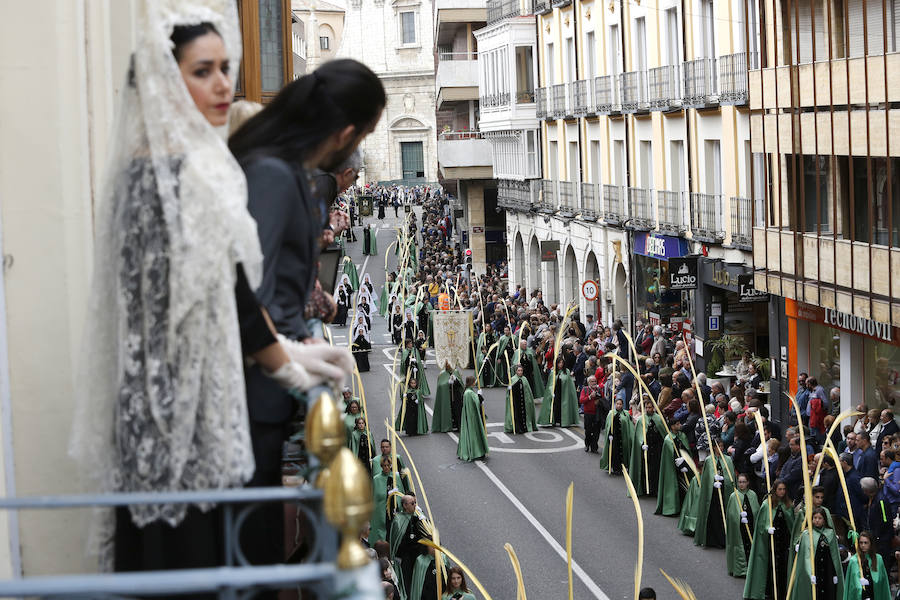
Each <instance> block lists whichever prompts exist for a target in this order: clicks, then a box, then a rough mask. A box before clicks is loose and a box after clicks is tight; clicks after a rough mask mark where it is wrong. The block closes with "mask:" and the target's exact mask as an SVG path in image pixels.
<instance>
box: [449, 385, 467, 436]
mask: <svg viewBox="0 0 900 600" xmlns="http://www.w3.org/2000/svg"><path fill="white" fill-rule="evenodd" d="M449 385H450V419H451V422H452V423H453V431H459V423H460V421H461V420H462V407H463V392H464V391H465V390H464V388H463V382H462V381H460V380H459V379H457V378H456V376H455V375H451V376H450V381H449Z"/></svg>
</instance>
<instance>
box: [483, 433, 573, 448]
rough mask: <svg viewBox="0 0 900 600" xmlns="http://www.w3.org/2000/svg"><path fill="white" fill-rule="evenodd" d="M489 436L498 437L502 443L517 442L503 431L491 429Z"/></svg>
mask: <svg viewBox="0 0 900 600" xmlns="http://www.w3.org/2000/svg"><path fill="white" fill-rule="evenodd" d="M487 436H488V437H495V438H497V439H498V440H500V443H501V444H515V442H514V441H513V439H512V438H511V437H509V436H508V435H506V434H505V433H504V432H502V431H489V432H488V434H487ZM560 439H562V438H560ZM493 449H494V448H493V447H491V450H493Z"/></svg>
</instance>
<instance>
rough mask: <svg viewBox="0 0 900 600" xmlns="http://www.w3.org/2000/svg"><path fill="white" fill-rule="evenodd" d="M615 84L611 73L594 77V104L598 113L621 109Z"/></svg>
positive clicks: (611, 112)
mask: <svg viewBox="0 0 900 600" xmlns="http://www.w3.org/2000/svg"><path fill="white" fill-rule="evenodd" d="M617 84H618V81H617V80H616V78H615V77H613V76H612V75H602V76H600V77H595V78H594V106H595V108H596V110H597V114H598V115H611V114H617V113H618V112H619V111H620V110H621V106H620V105H619V89H618V85H617Z"/></svg>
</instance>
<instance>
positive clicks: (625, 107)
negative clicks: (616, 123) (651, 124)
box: [619, 71, 650, 113]
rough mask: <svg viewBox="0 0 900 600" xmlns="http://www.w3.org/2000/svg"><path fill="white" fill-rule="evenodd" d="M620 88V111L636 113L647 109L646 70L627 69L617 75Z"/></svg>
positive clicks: (648, 106)
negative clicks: (627, 70) (625, 71)
mask: <svg viewBox="0 0 900 600" xmlns="http://www.w3.org/2000/svg"><path fill="white" fill-rule="evenodd" d="M619 85H620V88H621V90H622V112H623V113H636V112H643V111H646V110H649V108H650V103H649V101H648V98H647V96H648V91H647V71H629V72H628V73H622V74H621V75H619Z"/></svg>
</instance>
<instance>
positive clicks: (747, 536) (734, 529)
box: [725, 473, 759, 577]
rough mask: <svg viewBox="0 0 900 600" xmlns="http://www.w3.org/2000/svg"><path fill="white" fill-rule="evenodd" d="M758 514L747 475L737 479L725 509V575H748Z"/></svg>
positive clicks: (754, 494) (755, 499) (757, 502)
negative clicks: (726, 569)
mask: <svg viewBox="0 0 900 600" xmlns="http://www.w3.org/2000/svg"><path fill="white" fill-rule="evenodd" d="M758 513H759V500H758V499H757V497H756V492H754V491H753V490H751V489H750V478H749V477H748V476H747V474H746V473H739V474H738V476H737V487H736V488H735V489H734V491H733V492H731V496H729V498H728V503H727V505H726V508H725V519H726V522H727V524H728V525H727V527H726V529H725V563H726V564H727V565H728V574H729V575H731V576H732V577H743V576H744V575H746V574H747V561H748V559H749V558H750V549H751V547H752V545H753V527H754V526H755V525H756V516H757V514H758Z"/></svg>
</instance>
